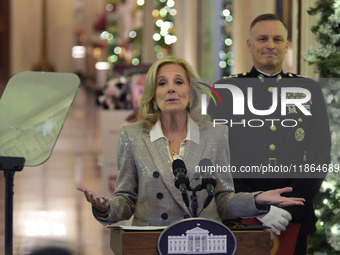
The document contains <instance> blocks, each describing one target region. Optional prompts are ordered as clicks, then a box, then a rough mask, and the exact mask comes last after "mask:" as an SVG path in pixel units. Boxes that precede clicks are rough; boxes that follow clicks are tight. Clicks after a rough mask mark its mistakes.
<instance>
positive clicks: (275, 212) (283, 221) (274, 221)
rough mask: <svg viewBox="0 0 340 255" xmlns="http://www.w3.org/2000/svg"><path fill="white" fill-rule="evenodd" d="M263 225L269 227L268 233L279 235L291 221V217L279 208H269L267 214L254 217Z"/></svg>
mask: <svg viewBox="0 0 340 255" xmlns="http://www.w3.org/2000/svg"><path fill="white" fill-rule="evenodd" d="M256 218H257V219H258V220H259V221H261V222H262V223H263V225H265V226H267V227H270V229H269V231H270V232H271V233H272V234H276V235H280V233H281V231H285V230H286V227H287V225H288V223H289V221H291V220H292V215H291V214H290V213H289V212H288V211H286V210H284V209H282V208H279V207H276V206H273V205H271V206H270V210H269V212H268V213H267V214H263V215H260V216H257V217H256Z"/></svg>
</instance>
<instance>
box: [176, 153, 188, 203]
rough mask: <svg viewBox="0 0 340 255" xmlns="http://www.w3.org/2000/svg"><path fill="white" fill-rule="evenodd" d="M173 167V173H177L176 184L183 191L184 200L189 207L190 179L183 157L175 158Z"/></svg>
mask: <svg viewBox="0 0 340 255" xmlns="http://www.w3.org/2000/svg"><path fill="white" fill-rule="evenodd" d="M172 169H173V174H174V175H175V177H176V178H175V186H176V188H178V189H179V191H180V192H181V195H182V198H183V201H184V203H185V205H186V206H187V207H189V198H188V193H187V190H188V187H189V179H188V177H187V176H186V174H187V169H186V167H185V164H184V162H183V160H181V159H175V160H174V161H173V162H172Z"/></svg>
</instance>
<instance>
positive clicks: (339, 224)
mask: <svg viewBox="0 0 340 255" xmlns="http://www.w3.org/2000/svg"><path fill="white" fill-rule="evenodd" d="M308 14H309V15H316V14H320V18H319V20H318V23H317V25H315V26H314V27H312V32H313V33H314V34H315V36H316V40H317V42H318V46H316V47H310V48H309V49H308V50H307V51H306V52H305V54H304V57H305V59H306V60H307V61H308V63H310V64H316V66H317V68H318V71H319V73H320V77H321V78H328V79H326V80H325V79H320V81H321V84H322V89H323V93H324V95H325V99H326V105H327V110H328V114H329V121H330V128H331V139H332V151H331V165H330V168H329V173H328V174H327V176H326V179H325V180H324V182H323V184H322V187H321V189H320V192H319V194H318V195H317V196H316V198H315V213H316V215H317V216H318V222H317V226H316V227H317V231H316V233H314V234H313V235H312V236H311V239H310V242H309V244H310V247H309V252H310V253H311V254H318V255H321V254H340V171H339V162H340V154H339V151H340V110H339V108H340V93H339V88H340V79H338V77H339V74H340V0H318V1H317V2H316V5H315V7H313V8H311V9H309V10H308ZM324 81H325V82H324Z"/></svg>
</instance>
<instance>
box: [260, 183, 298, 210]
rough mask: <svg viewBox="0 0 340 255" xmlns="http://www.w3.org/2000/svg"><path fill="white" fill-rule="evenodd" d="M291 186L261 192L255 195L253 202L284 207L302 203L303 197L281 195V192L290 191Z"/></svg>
mask: <svg viewBox="0 0 340 255" xmlns="http://www.w3.org/2000/svg"><path fill="white" fill-rule="evenodd" d="M292 190H293V188H292V187H285V188H282V189H273V190H268V191H265V192H262V193H260V194H258V195H256V196H255V202H256V203H257V204H259V205H276V206H278V207H285V206H290V205H304V202H305V199H304V198H300V197H283V196H281V194H282V193H287V192H291V191H292Z"/></svg>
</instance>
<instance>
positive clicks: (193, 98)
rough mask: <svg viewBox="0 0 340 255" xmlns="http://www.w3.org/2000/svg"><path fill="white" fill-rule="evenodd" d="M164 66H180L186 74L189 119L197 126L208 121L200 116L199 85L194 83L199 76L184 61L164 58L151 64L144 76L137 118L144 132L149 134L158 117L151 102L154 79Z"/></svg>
mask: <svg viewBox="0 0 340 255" xmlns="http://www.w3.org/2000/svg"><path fill="white" fill-rule="evenodd" d="M166 64H176V65H180V66H181V67H183V69H184V70H185V72H186V75H187V79H188V80H189V81H190V106H189V107H190V113H189V115H190V117H191V118H192V119H193V120H194V121H195V122H196V123H197V124H198V125H201V124H203V123H204V122H205V121H209V120H210V118H209V117H207V116H202V115H201V96H200V95H201V90H199V89H198V86H199V85H198V84H197V83H196V81H197V80H198V79H199V75H198V74H197V73H196V71H195V70H194V69H193V68H192V67H191V65H190V64H189V63H188V62H187V61H186V60H184V59H181V58H175V57H165V58H162V59H159V60H157V61H156V62H155V63H153V65H152V66H151V67H150V69H149V71H148V73H147V74H146V78H145V83H144V91H143V95H142V97H141V100H140V105H139V116H138V121H139V122H141V123H142V126H143V131H144V132H149V131H150V130H151V129H152V127H153V126H154V125H155V124H156V122H157V121H158V120H159V117H160V113H159V111H158V110H155V109H154V106H153V101H154V97H155V91H156V87H157V85H156V78H157V73H158V70H159V68H160V67H162V66H164V65H166Z"/></svg>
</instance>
